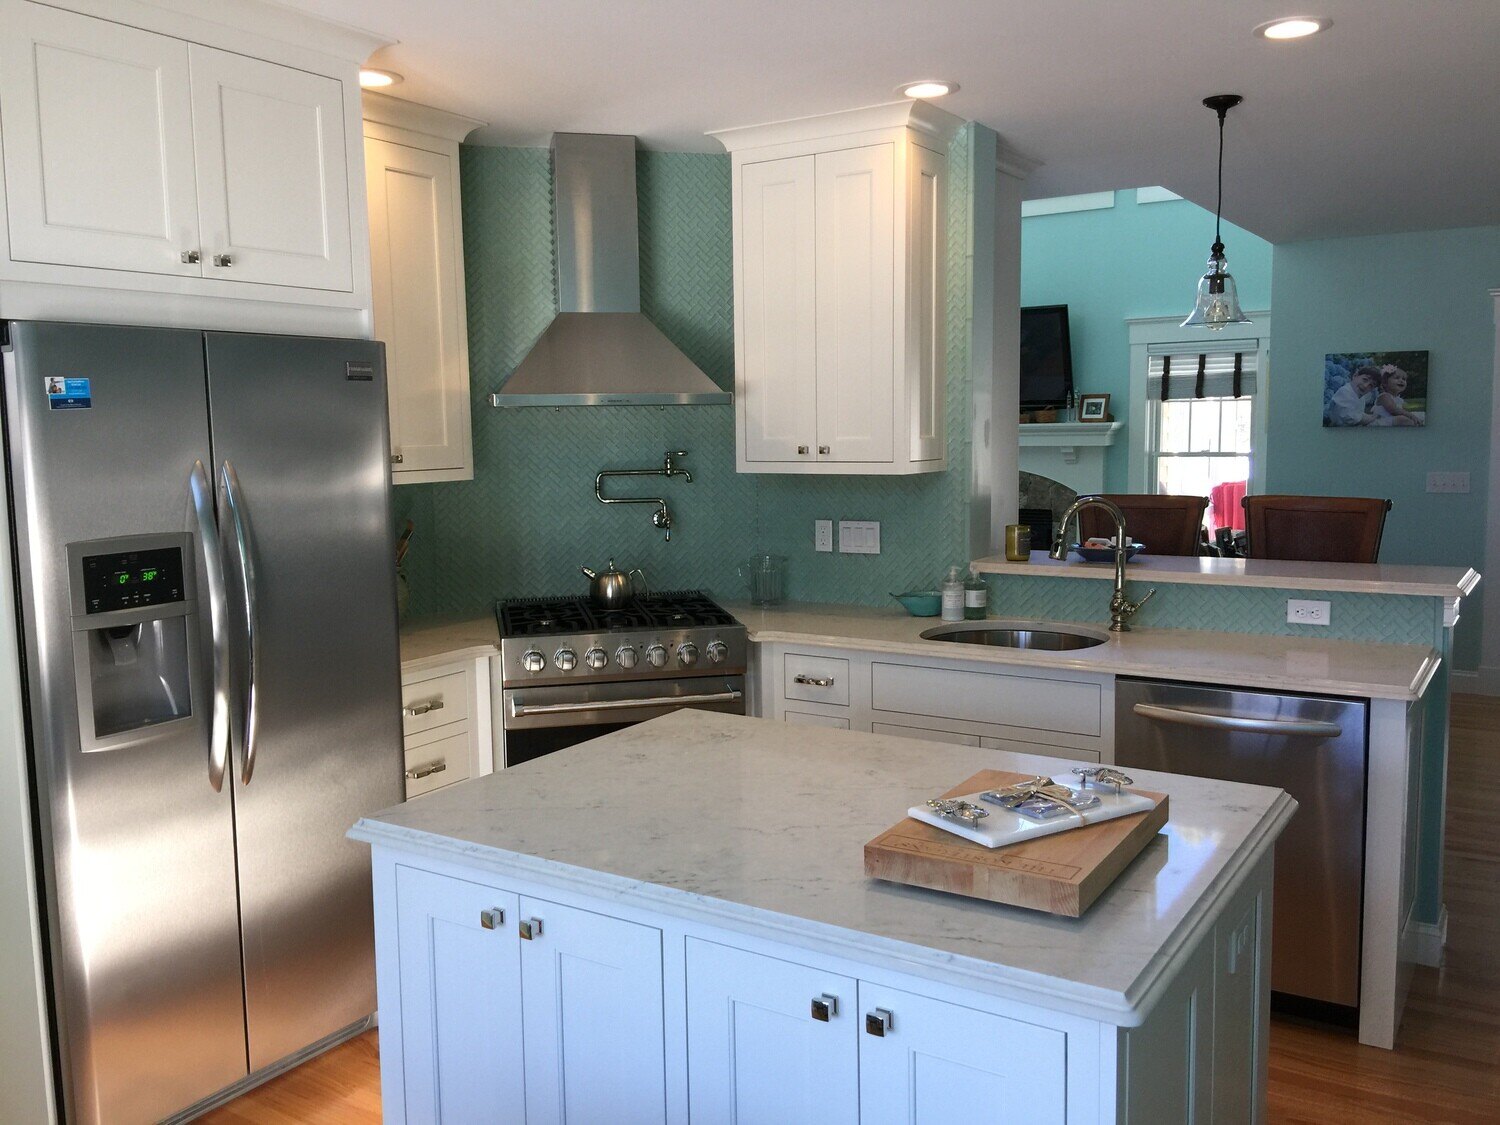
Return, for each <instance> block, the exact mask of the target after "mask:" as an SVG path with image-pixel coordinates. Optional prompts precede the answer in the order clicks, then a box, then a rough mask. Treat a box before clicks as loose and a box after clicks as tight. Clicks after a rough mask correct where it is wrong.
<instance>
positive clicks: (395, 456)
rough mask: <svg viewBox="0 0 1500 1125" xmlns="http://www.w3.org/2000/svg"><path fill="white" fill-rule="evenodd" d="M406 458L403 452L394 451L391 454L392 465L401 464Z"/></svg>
mask: <svg viewBox="0 0 1500 1125" xmlns="http://www.w3.org/2000/svg"><path fill="white" fill-rule="evenodd" d="M405 460H406V458H405V457H404V456H403V455H402V454H400V453H392V454H391V464H392V465H400V464H402V463H403V462H405Z"/></svg>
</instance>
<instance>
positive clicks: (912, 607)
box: [891, 590, 943, 617]
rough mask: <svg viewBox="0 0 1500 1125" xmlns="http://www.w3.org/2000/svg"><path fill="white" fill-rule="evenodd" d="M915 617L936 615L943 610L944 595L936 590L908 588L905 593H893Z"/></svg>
mask: <svg viewBox="0 0 1500 1125" xmlns="http://www.w3.org/2000/svg"><path fill="white" fill-rule="evenodd" d="M891 597H893V598H895V599H896V600H897V601H898V602H900V603H901V604H902V605H903V606H905V607H906V612H907V613H909V614H911V615H912V616H913V617H936V616H937V615H938V614H939V613H941V612H943V595H942V594H941V593H939V592H938V591H936V590H908V591H907V592H906V593H904V594H892V595H891Z"/></svg>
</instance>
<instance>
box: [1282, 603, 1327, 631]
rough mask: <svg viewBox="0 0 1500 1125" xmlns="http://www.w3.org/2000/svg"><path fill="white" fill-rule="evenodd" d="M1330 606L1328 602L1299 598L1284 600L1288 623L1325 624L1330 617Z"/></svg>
mask: <svg viewBox="0 0 1500 1125" xmlns="http://www.w3.org/2000/svg"><path fill="white" fill-rule="evenodd" d="M1331 611H1332V607H1331V606H1330V604H1329V603H1328V602H1315V601H1304V600H1303V599H1301V598H1288V599H1287V600H1286V621H1287V624H1288V625H1327V624H1328V623H1329V621H1330V619H1331V618H1332V612H1331Z"/></svg>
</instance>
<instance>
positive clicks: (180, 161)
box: [0, 0, 380, 335]
mask: <svg viewBox="0 0 1500 1125" xmlns="http://www.w3.org/2000/svg"><path fill="white" fill-rule="evenodd" d="M57 4H58V5H60V6H54V5H53V4H37V3H32V2H31V0H0V26H3V27H4V28H5V33H4V34H3V35H0V128H3V152H4V176H3V186H4V191H3V194H0V210H3V212H4V223H3V225H0V301H3V302H4V304H5V305H6V307H7V310H8V315H12V316H22V317H29V318H45V317H56V318H59V319H98V320H126V321H135V322H142V323H147V322H149V323H178V322H182V323H187V324H192V325H194V326H196V327H216V328H231V329H232V328H246V329H252V330H253V329H261V330H279V331H319V330H325V331H328V332H330V333H333V332H340V333H343V334H349V335H354V334H368V330H369V324H368V316H369V314H368V307H369V280H368V272H367V271H368V258H367V256H366V241H365V211H364V207H363V201H364V181H363V169H362V166H361V163H360V157H361V156H362V153H361V152H360V151H359V149H358V147H357V146H356V145H354V144H353V142H354V140H355V139H356V138H357V137H358V128H359V125H358V122H359V109H358V94H357V93H355V92H354V90H355V72H356V69H357V62H358V59H362V58H363V57H364V56H365V55H367V54H368V53H369V51H370V50H372V49H373V48H374V47H375V46H377V45H378V44H379V43H380V41H379V40H377V39H375V38H374V37H370V36H364V35H363V34H362V33H357V32H354V31H352V30H350V29H347V28H334V27H331V26H330V25H326V24H323V23H322V22H321V21H318V20H315V19H313V18H311V17H305V16H301V15H298V14H295V13H288V14H287V15H285V16H280V17H278V18H277V19H276V20H275V21H272V22H273V23H274V27H272V26H271V25H267V24H266V21H265V18H264V12H263V10H261V9H259V8H254V7H252V6H248V5H247V6H246V8H245V10H244V11H243V12H241V11H240V10H239V9H237V8H235V7H233V6H225V7H223V8H222V9H220V8H215V13H216V14H215V18H214V20H212V21H208V20H205V19H200V18H198V17H196V16H194V15H192V14H190V13H187V12H182V11H173V10H171V9H169V8H166V7H156V6H152V5H146V4H135V3H129V4H127V3H123V2H122V3H121V4H120V5H119V6H118V9H116V7H114V6H111V7H109V8H108V9H103V8H101V7H100V6H99V5H97V4H93V3H84V2H82V0H57ZM75 6H76V7H81V8H85V9H87V10H90V11H100V10H107V11H108V12H109V13H110V14H111V15H112V16H113V15H116V14H117V17H118V19H119V20H121V21H127V22H115V20H114V19H99V18H96V16H94V15H86V14H83V13H81V12H77V11H72V10H69V8H71V7H75ZM235 21H239V24H238V26H236V25H235ZM127 23H128V24H132V25H135V26H128V25H127ZM272 31H275V32H276V33H277V34H279V35H282V36H287V37H292V36H299V35H300V36H301V39H300V40H298V41H297V42H290V41H287V40H274V41H273V40H272V39H269V38H267V37H266V36H267V35H268V34H270V33H271V32H272ZM241 48H243V50H241ZM356 52H357V54H356ZM265 55H271V56H274V57H272V58H266V57H263V56H265ZM340 59H344V60H345V61H342V62H341V61H340ZM351 149H353V151H352V152H351ZM355 203H357V204H358V205H357V206H355ZM162 294H170V295H172V296H173V297H174V298H177V299H176V300H173V301H171V302H167V301H162V300H160V295H162ZM225 298H230V299H231V301H227V302H226V301H225V300H224V299H225ZM245 298H250V299H252V300H254V301H258V302H275V303H277V304H278V306H279V309H278V310H277V311H271V310H269V309H266V310H255V309H246V308H245V302H244V299H245ZM236 306H238V307H239V311H238V312H236V311H235V309H236ZM297 306H323V307H324V308H325V310H326V314H327V315H326V316H324V318H323V319H322V320H321V321H320V320H317V319H316V317H317V316H318V315H319V314H316V313H312V312H308V313H299V311H298V310H297ZM335 310H337V311H335ZM162 318H165V319H162ZM174 318H175V319H174Z"/></svg>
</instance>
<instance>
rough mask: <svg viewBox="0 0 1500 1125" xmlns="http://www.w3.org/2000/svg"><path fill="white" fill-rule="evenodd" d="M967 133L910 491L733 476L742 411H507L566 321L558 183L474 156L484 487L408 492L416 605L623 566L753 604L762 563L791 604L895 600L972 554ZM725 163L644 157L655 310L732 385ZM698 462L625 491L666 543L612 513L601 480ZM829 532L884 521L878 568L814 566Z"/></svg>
mask: <svg viewBox="0 0 1500 1125" xmlns="http://www.w3.org/2000/svg"><path fill="white" fill-rule="evenodd" d="M970 143H971V134H970V133H969V132H968V131H966V132H965V133H964V134H963V136H962V137H961V138H960V140H959V141H958V142H956V143H955V145H954V152H953V153H952V155H951V156H950V168H951V169H952V175H951V177H950V181H949V182H950V185H951V187H950V198H949V200H948V213H949V243H950V254H949V261H950V270H949V278H948V293H949V302H948V304H949V343H948V369H949V374H948V378H949V395H948V411H949V460H950V464H951V465H952V466H954V467H953V468H951V469H950V470H949V471H948V472H946V473H941V474H933V475H928V476H923V477H915V478H900V479H886V478H877V477H826V478H801V477H784V476H776V475H765V474H746V475H741V474H738V473H736V472H735V470H734V410H733V408H732V407H727V406H689V407H595V408H568V409H563V410H536V409H531V410H497V409H494V408H493V407H491V406H490V405H489V403H488V399H487V396H488V395H489V393H490V392H491V391H492V390H494V389H495V388H496V387H498V386H499V385H500V383H501V382H503V381H504V379H505V377H506V376H508V375H509V374H510V372H511V371H512V370H514V368H515V366H516V365H517V364H518V363H519V362H520V361H521V359H522V358H523V357H524V356H525V354H526V352H527V351H528V350H529V349H530V347H531V345H532V343H533V342H534V341H535V339H536V337H537V336H538V335H539V334H540V333H541V331H542V329H543V328H544V327H546V325H547V323H548V322H549V321H550V320H551V318H552V315H553V313H554V311H555V309H556V302H555V285H554V272H553V262H552V231H551V177H550V173H549V166H548V155H547V152H546V150H544V149H503V148H473V147H467V146H466V147H465V148H464V149H463V157H462V183H463V193H464V262H465V269H466V282H467V288H468V313H469V346H470V363H471V377H472V388H473V409H474V454H475V475H474V480H472V481H461V482H455V483H450V484H433V485H403V486H402V487H400V488H398V489H396V511H397V515H398V517H399V518H400V519H405V518H408V517H409V518H411V519H412V520H414V521H415V523H416V524H417V534H416V537H415V539H414V540H413V544H412V550H411V554H410V556H409V558H408V563H407V569H408V574H409V576H410V581H411V587H412V605H411V608H412V612H413V613H419V614H420V613H432V612H445V611H463V610H472V609H477V608H481V607H484V606H487V605H488V604H489V603H490V602H491V601H493V600H494V599H495V598H496V597H506V596H511V595H525V594H543V593H556V592H559V591H562V592H566V591H571V590H577V591H580V592H581V591H582V590H583V588H584V579H583V578H582V576H580V575H579V573H578V566H579V565H580V564H584V565H588V566H597V565H599V564H600V563H603V562H604V561H605V559H606V558H607V557H608V556H610V555H613V556H614V558H615V560H616V562H617V563H619V564H620V565H622V566H640V567H642V568H643V569H644V570H645V571H646V573H647V575H648V577H649V579H650V581H651V584H652V586H653V587H654V588H657V589H666V588H671V587H682V586H703V587H706V588H708V589H711V590H713V591H715V592H716V593H718V594H719V595H720V596H721V597H726V598H732V597H738V596H741V595H742V593H743V587H742V586H741V584H740V582H739V580H738V578H737V576H736V574H735V567H736V565H737V564H738V562H739V561H740V560H741V559H743V558H744V557H745V556H747V555H749V554H750V553H752V552H754V551H762V550H763V551H774V552H777V553H780V554H785V555H787V556H788V558H789V560H790V562H789V570H788V585H789V589H790V593H791V596H793V597H796V598H801V599H808V600H836V601H847V602H872V603H873V602H881V601H883V600H885V598H886V595H887V593H888V592H889V591H891V590H902V589H909V588H912V587H914V586H927V585H930V584H932V583H933V582H934V581H935V580H936V578H937V576H938V575H940V574H941V573H942V570H943V568H944V567H945V566H947V565H949V563H951V562H959V561H961V556H962V552H963V550H964V546H965V544H966V542H967V533H966V529H965V520H966V518H967V511H966V500H967V493H968V458H969V446H968V397H969V370H968V332H969V321H970V300H969V283H968V278H967V273H966V270H967V265H968V257H969V234H968V167H969V146H970ZM729 179H730V177H729V159H728V157H726V156H715V155H703V154H697V153H654V152H642V153H640V154H639V156H638V163H637V188H638V190H639V193H640V229H641V306H642V310H643V311H644V312H645V313H646V315H647V316H649V317H650V318H651V319H652V320H653V321H654V322H655V323H656V325H657V326H658V327H660V328H661V329H662V331H663V332H665V333H666V335H667V336H668V338H670V339H671V340H672V341H673V343H675V344H677V346H678V347H680V348H682V350H683V351H684V352H686V353H687V355H688V356H689V357H691V358H692V359H693V360H694V362H696V363H697V364H698V365H699V366H701V367H702V368H703V370H704V371H705V372H707V373H708V375H709V376H710V377H711V378H712V379H714V380H715V382H717V383H718V384H719V385H720V386H723V387H726V388H727V387H732V386H733V382H734V327H733V307H734V302H733V296H734V290H733V283H734V281H733V265H732V263H733V257H732V250H733V247H732V241H731V230H730V210H729V205H730V183H729ZM667 449H686V450H689V455H688V457H687V458H686V459H685V460H684V462H683V464H684V465H685V466H686V467H687V468H689V469H690V470H691V471H692V473H693V477H694V480H693V483H692V484H684V483H683V482H682V481H680V480H673V481H670V482H668V481H666V480H653V479H652V478H649V477H648V478H642V479H641V480H639V481H636V482H615V484H614V485H613V486H612V489H613V490H616V491H617V492H618V494H620V495H664V496H666V498H667V499H668V501H669V503H670V504H671V506H672V510H673V517H674V522H675V527H674V528H673V533H672V541H671V543H665V542H664V541H663V540H662V536H661V533H660V532H659V531H658V530H656V529H655V528H654V527H652V525H651V519H650V517H651V511H652V509H651V508H650V507H648V506H646V505H640V506H611V507H604V506H602V505H600V504H599V503H598V502H597V501H596V500H595V499H594V496H593V483H594V475H595V473H597V472H598V471H599V470H600V469H604V468H634V467H648V466H653V465H656V464H659V463H660V461H661V456H662V453H663V452H664V451H665V450H667ZM814 519H833V520H838V519H874V520H879V521H880V522H881V551H882V553H881V554H880V555H873V556H866V555H839V554H837V553H834V554H817V553H816V552H814V551H813V550H812V521H813V520H814Z"/></svg>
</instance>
